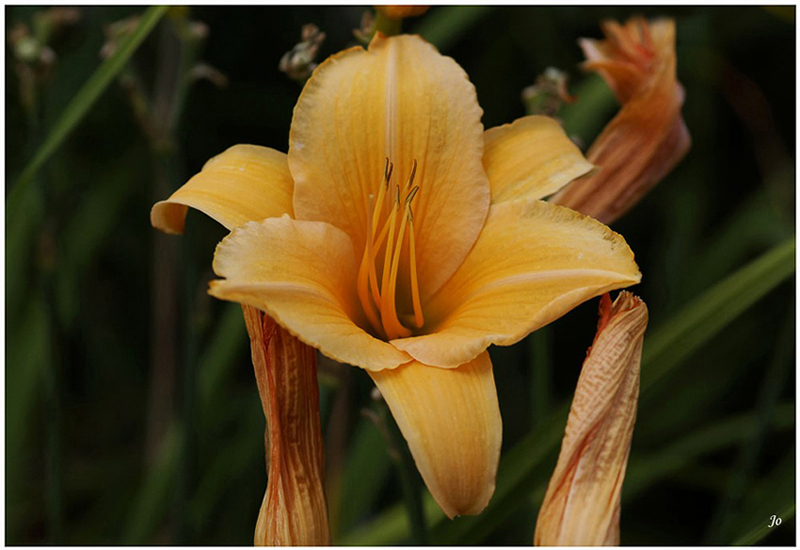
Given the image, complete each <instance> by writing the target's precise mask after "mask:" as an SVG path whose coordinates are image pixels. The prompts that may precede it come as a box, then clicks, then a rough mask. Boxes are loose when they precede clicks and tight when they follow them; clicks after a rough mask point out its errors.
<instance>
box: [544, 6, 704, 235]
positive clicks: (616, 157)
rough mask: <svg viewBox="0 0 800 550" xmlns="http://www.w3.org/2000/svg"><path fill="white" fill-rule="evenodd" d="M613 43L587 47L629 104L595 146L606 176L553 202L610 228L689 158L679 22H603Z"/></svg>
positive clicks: (581, 183)
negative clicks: (678, 58) (678, 57)
mask: <svg viewBox="0 0 800 550" xmlns="http://www.w3.org/2000/svg"><path fill="white" fill-rule="evenodd" d="M603 32H604V33H605V35H606V40H589V39H582V40H581V41H580V45H581V48H582V49H583V51H584V53H585V55H586V59H587V61H586V63H585V64H584V66H585V67H586V68H587V69H590V70H594V71H597V72H599V73H600V75H601V76H602V77H603V79H604V80H605V81H606V83H607V84H608V85H609V86H610V87H611V89H612V90H613V91H614V94H615V95H616V96H617V99H618V100H619V102H620V103H621V104H622V109H620V111H619V113H618V114H617V116H615V117H614V119H613V120H611V122H609V124H608V126H606V127H605V129H604V130H603V132H602V133H601V134H600V135H599V136H598V137H597V139H596V140H595V141H594V143H592V146H591V147H590V148H589V151H588V153H587V155H586V156H587V157H588V159H589V161H591V162H592V163H594V164H596V165H598V166H599V167H600V170H599V171H598V172H597V173H595V174H593V175H590V176H587V177H585V178H582V179H580V180H577V181H575V182H573V183H572V184H571V185H569V186H568V187H567V188H565V189H564V190H563V191H561V192H560V193H559V194H558V195H556V196H555V197H553V199H552V200H553V202H555V203H556V204H561V205H564V206H568V207H569V208H572V209H574V210H577V211H578V212H581V213H583V214H588V215H589V216H592V217H593V218H595V219H598V220H600V221H602V222H603V223H611V222H613V221H614V220H616V219H617V218H619V217H620V216H622V215H623V214H624V213H625V212H627V211H628V210H629V209H630V208H631V207H632V206H633V205H634V204H636V203H637V202H638V201H639V200H640V199H641V198H642V197H643V196H644V195H645V194H646V193H647V192H648V191H649V190H650V189H652V187H653V186H654V185H656V184H657V183H658V182H659V181H660V180H661V179H663V178H664V176H666V175H667V174H668V173H669V172H670V170H672V168H673V167H674V166H675V165H676V164H678V162H679V161H680V160H681V159H682V158H683V157H684V155H686V153H687V152H688V151H689V147H690V145H691V138H690V136H689V131H688V130H687V129H686V125H685V124H684V122H683V118H682V117H681V106H682V105H683V97H684V92H683V88H682V87H681V85H680V83H679V82H678V80H677V78H676V75H675V68H676V59H675V21H673V20H672V19H661V20H657V21H654V22H653V23H650V24H648V23H647V21H646V20H645V19H644V18H642V17H634V18H632V19H631V20H629V21H628V22H627V23H626V24H625V25H624V26H623V25H620V24H619V23H616V22H615V21H606V22H604V23H603Z"/></svg>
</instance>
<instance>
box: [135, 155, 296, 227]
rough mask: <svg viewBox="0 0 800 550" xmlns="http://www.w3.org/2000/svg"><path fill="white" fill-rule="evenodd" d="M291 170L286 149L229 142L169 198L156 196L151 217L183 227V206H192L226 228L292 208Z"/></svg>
mask: <svg viewBox="0 0 800 550" xmlns="http://www.w3.org/2000/svg"><path fill="white" fill-rule="evenodd" d="M293 187H294V184H293V183H292V176H291V174H290V173H289V166H288V164H287V162H286V154H285V153H281V152H278V151H275V150H274V149H268V148H267V147H259V146H257V145H234V146H233V147H231V148H230V149H227V150H226V151H225V152H224V153H221V154H219V155H217V156H216V157H214V158H212V159H211V160H209V161H208V162H206V164H205V166H203V170H202V171H201V172H200V173H199V174H197V175H195V176H194V177H193V178H192V179H190V180H189V181H188V182H186V183H185V184H184V185H183V186H181V187H180V188H179V189H178V190H177V191H175V193H173V194H172V196H171V197H170V198H168V199H167V200H165V201H161V202H157V203H156V204H155V205H153V209H152V210H151V211H150V223H152V224H153V227H155V228H157V229H160V230H161V231H164V232H166V233H178V234H180V233H183V227H184V220H185V218H186V211H187V209H188V207H189V206H191V207H192V208H197V209H198V210H200V211H201V212H203V213H204V214H207V215H208V216H210V217H212V218H214V219H215V220H217V221H218V222H219V223H221V224H222V225H224V226H225V227H226V228H227V229H233V228H234V227H236V226H238V225H242V224H243V223H245V222H248V221H257V220H263V219H264V218H272V217H279V216H282V215H283V214H289V215H291V214H292V189H293Z"/></svg>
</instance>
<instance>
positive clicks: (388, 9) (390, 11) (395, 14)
mask: <svg viewBox="0 0 800 550" xmlns="http://www.w3.org/2000/svg"><path fill="white" fill-rule="evenodd" d="M428 8H430V6H375V9H376V10H377V11H378V12H379V13H380V14H381V15H383V16H384V17H388V18H389V19H405V18H406V17H417V16H418V15H422V14H423V13H425V12H426V11H428Z"/></svg>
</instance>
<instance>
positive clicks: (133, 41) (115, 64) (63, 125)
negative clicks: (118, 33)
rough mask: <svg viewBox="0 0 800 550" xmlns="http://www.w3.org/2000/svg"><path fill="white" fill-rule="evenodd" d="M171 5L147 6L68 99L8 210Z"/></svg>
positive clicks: (12, 193)
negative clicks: (135, 25)
mask: <svg viewBox="0 0 800 550" xmlns="http://www.w3.org/2000/svg"><path fill="white" fill-rule="evenodd" d="M167 9H168V6H152V7H149V8H147V10H146V11H145V12H144V15H143V16H142V19H141V21H140V22H139V25H138V26H137V27H136V29H135V30H134V31H133V32H132V33H131V34H130V35H129V36H128V37H127V38H126V39H125V40H123V41H121V42H120V44H119V47H118V48H117V50H116V51H115V52H114V53H113V54H112V55H111V56H110V57H109V58H108V59H106V60H105V61H103V63H102V64H101V65H100V67H98V69H97V71H95V73H94V74H93V75H92V76H91V78H89V80H87V81H86V83H85V84H84V85H83V86H82V87H81V89H80V90H79V91H78V93H77V94H75V97H74V98H72V101H70V102H69V105H67V107H66V109H64V112H63V113H62V114H61V116H60V117H59V119H58V121H57V122H56V123H55V124H54V125H53V128H52V129H51V130H50V131H49V132H48V134H47V137H45V139H44V142H43V143H42V145H41V146H40V147H39V149H38V150H37V151H36V153H35V154H34V155H33V158H32V159H31V161H30V162H29V163H28V165H27V166H26V167H25V169H24V170H23V171H22V175H21V176H20V177H19V180H18V181H17V184H16V185H15V186H14V188H13V189H12V191H11V193H10V195H9V197H8V205H7V208H6V211H7V212H13V211H14V207H15V206H16V204H17V202H18V201H19V197H20V196H22V193H23V191H24V190H25V188H26V187H27V186H28V185H30V182H31V181H33V177H34V176H35V175H36V172H38V170H39V169H40V168H41V167H42V165H43V164H44V163H45V162H47V160H48V159H49V158H50V157H51V156H52V154H53V153H54V152H55V151H56V150H57V149H58V148H59V146H61V144H62V143H63V142H64V140H65V139H66V137H67V136H68V135H69V134H70V132H71V131H72V130H73V129H74V128H75V126H77V125H78V123H79V122H80V121H81V120H82V119H83V117H84V116H85V115H86V113H88V112H89V109H91V107H92V105H94V102H95V101H97V98H99V97H100V95H101V94H102V93H103V92H104V91H105V89H106V88H107V87H108V85H109V84H111V82H112V81H113V80H114V78H115V77H116V76H117V75H118V74H119V72H120V71H121V70H122V68H123V67H124V66H125V64H126V63H127V62H128V60H129V59H130V58H131V56H132V55H133V54H134V52H135V51H136V50H137V48H138V47H139V46H140V45H141V44H142V42H143V41H144V39H145V38H147V35H149V34H150V32H151V31H152V30H153V28H154V27H155V26H156V23H158V21H159V20H160V19H161V18H162V17H163V16H164V14H165V13H166V12H167Z"/></svg>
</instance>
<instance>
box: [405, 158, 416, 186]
mask: <svg viewBox="0 0 800 550" xmlns="http://www.w3.org/2000/svg"><path fill="white" fill-rule="evenodd" d="M416 175H417V159H414V164H413V166H411V175H410V176H408V181H407V182H406V189H408V188H409V187H411V184H412V183H414V176H416Z"/></svg>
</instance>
